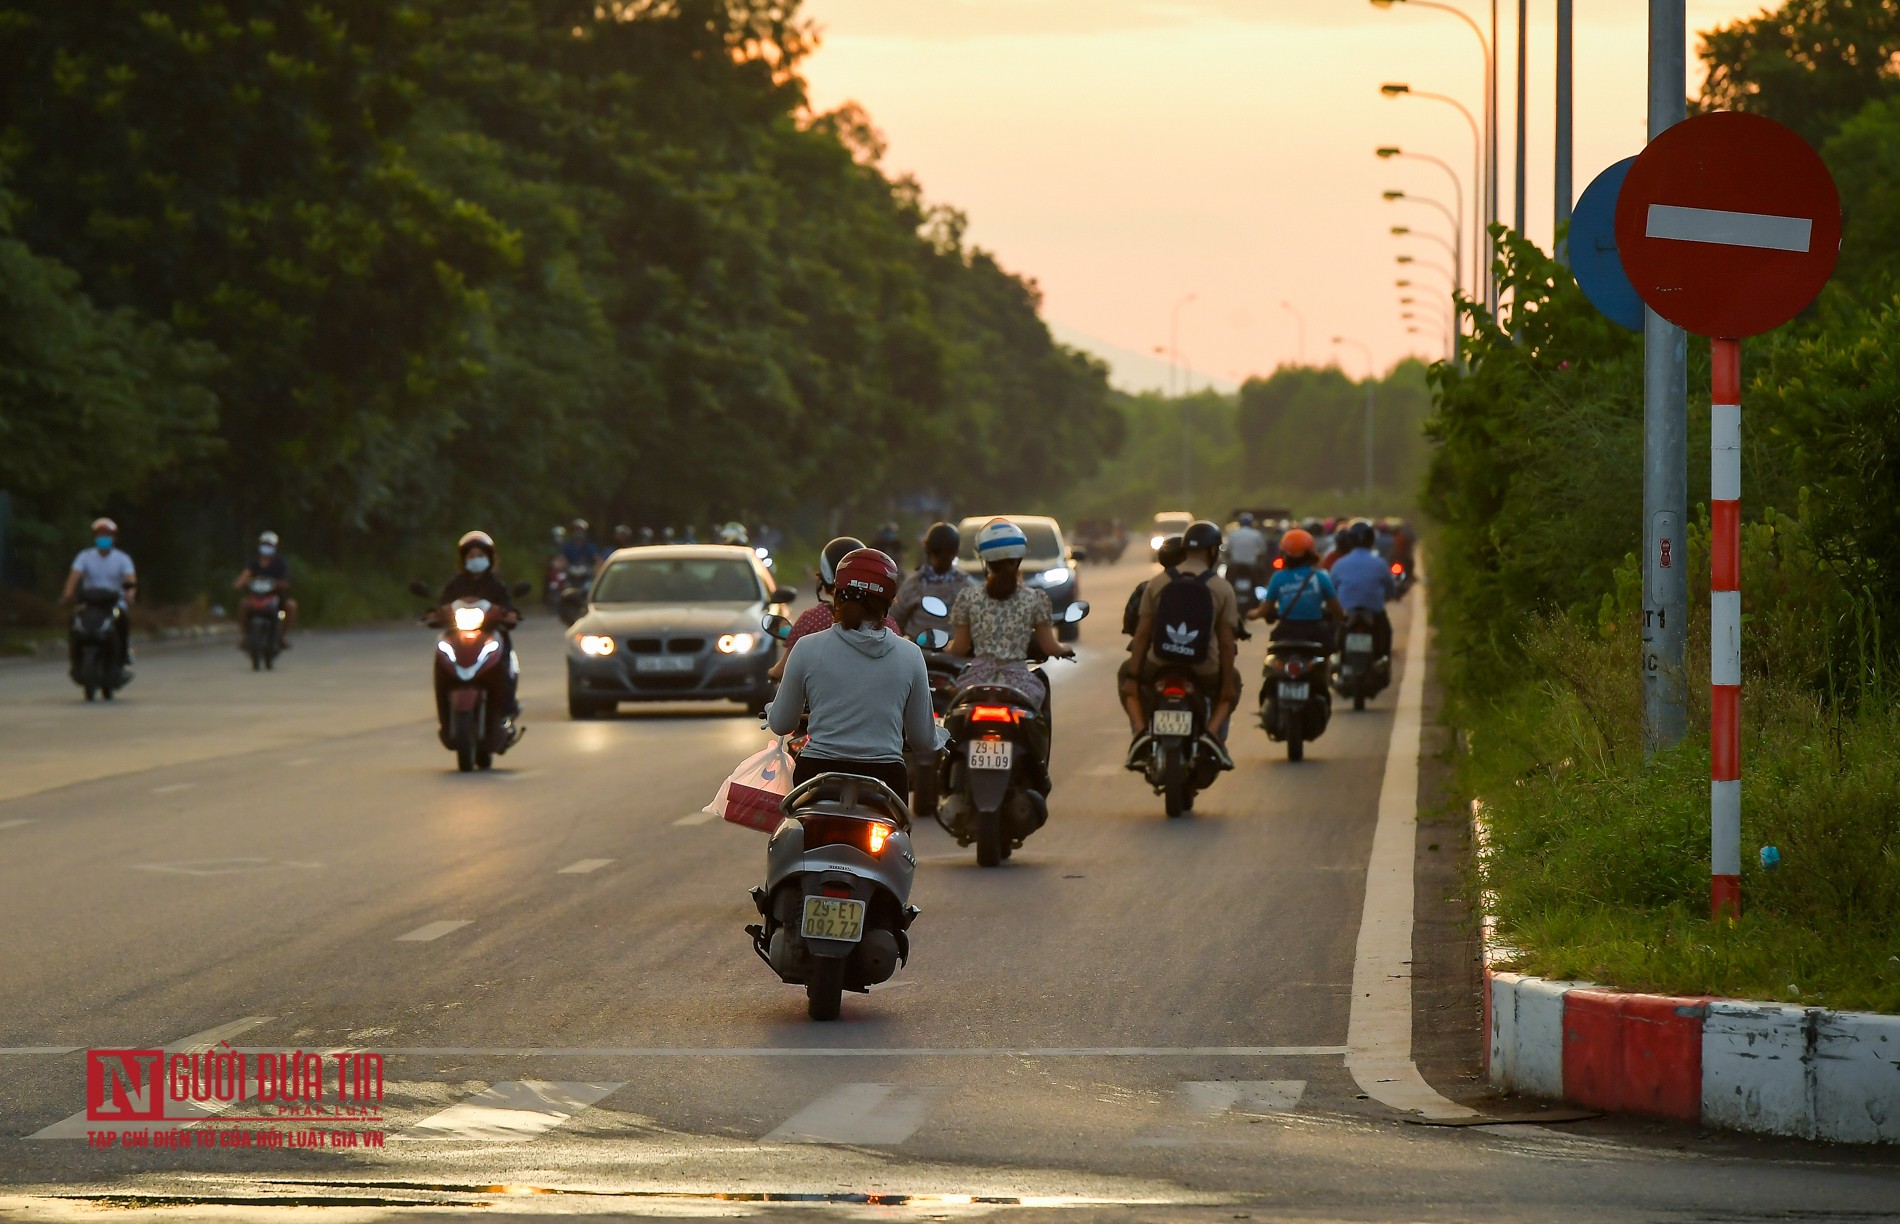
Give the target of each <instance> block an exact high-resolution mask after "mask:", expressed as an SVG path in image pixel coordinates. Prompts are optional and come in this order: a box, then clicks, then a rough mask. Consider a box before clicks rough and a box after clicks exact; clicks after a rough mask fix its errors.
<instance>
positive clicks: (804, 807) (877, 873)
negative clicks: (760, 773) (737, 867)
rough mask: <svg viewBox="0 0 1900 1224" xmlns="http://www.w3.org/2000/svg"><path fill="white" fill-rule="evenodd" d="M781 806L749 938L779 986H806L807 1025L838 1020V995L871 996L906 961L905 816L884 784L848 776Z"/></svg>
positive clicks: (818, 783) (911, 915)
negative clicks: (780, 819) (755, 921)
mask: <svg viewBox="0 0 1900 1224" xmlns="http://www.w3.org/2000/svg"><path fill="white" fill-rule="evenodd" d="M783 807H784V810H785V817H786V818H785V820H784V821H783V822H781V823H780V824H779V826H778V828H777V829H776V830H774V831H773V833H772V840H771V841H770V842H768V843H767V844H766V847H765V883H764V884H763V885H761V886H760V887H758V888H754V889H753V890H752V903H753V905H755V906H757V907H758V911H759V916H760V917H762V918H763V919H764V920H765V921H764V922H762V923H758V924H755V925H752V926H748V927H747V928H746V934H748V935H750V936H752V949H753V951H755V952H757V953H758V955H759V959H760V960H763V961H764V962H765V963H766V964H767V965H769V966H770V967H771V969H772V972H774V973H776V974H778V976H779V980H780V981H781V982H785V983H787V984H788V985H792V986H801V985H802V986H803V987H804V988H805V1000H806V1013H807V1014H808V1015H809V1016H810V1017H811V1018H812V1019H813V1020H836V1019H837V1018H838V1012H839V1010H840V1008H841V1006H842V1001H843V995H844V992H845V991H847V990H854V991H858V992H860V993H864V992H868V991H869V989H870V988H871V987H872V986H875V985H877V984H878V983H879V982H885V981H889V980H890V978H891V975H892V974H894V973H896V972H897V967H898V966H899V965H902V964H904V963H906V962H907V961H909V959H910V925H911V923H912V922H913V921H915V920H916V918H917V912H918V911H917V907H916V906H914V905H912V904H910V887H911V882H912V880H913V879H915V877H916V874H917V856H916V855H915V854H914V853H913V852H912V850H911V844H910V812H909V811H908V810H907V809H906V808H905V807H904V801H903V800H902V799H899V798H898V797H897V796H896V795H895V794H893V793H892V792H891V790H890V788H889V787H887V786H885V785H884V784H883V783H882V782H879V781H877V780H876V779H873V778H864V777H859V776H858V775H856V774H845V773H827V774H820V775H819V776H818V777H815V778H812V779H811V780H809V781H807V782H804V783H802V784H800V785H798V786H796V787H794V788H792V792H791V793H790V794H788V795H786V796H785V801H784V804H783Z"/></svg>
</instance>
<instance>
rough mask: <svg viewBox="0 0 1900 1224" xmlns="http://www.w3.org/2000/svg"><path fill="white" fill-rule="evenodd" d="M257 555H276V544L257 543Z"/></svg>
mask: <svg viewBox="0 0 1900 1224" xmlns="http://www.w3.org/2000/svg"><path fill="white" fill-rule="evenodd" d="M257 555H258V556H260V557H274V556H276V555H277V545H275V544H259V545H258V546H257Z"/></svg>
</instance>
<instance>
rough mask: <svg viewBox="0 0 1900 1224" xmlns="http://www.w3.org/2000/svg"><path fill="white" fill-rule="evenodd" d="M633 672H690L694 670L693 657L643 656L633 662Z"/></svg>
mask: <svg viewBox="0 0 1900 1224" xmlns="http://www.w3.org/2000/svg"><path fill="white" fill-rule="evenodd" d="M633 670H635V671H638V672H689V671H692V670H693V656H691V655H641V656H640V657H639V658H637V659H635V660H634V661H633Z"/></svg>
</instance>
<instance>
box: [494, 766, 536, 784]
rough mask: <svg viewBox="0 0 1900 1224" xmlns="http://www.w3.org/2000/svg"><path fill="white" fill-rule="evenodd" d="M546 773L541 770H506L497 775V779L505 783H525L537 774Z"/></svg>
mask: <svg viewBox="0 0 1900 1224" xmlns="http://www.w3.org/2000/svg"><path fill="white" fill-rule="evenodd" d="M544 772H546V771H545V770H540V769H504V770H503V771H501V772H500V773H498V774H496V775H495V777H497V778H500V779H501V780H502V781H504V782H525V781H527V780H528V779H529V778H532V777H534V776H535V775H536V774H540V773H544Z"/></svg>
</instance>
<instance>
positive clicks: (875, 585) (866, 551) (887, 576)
mask: <svg viewBox="0 0 1900 1224" xmlns="http://www.w3.org/2000/svg"><path fill="white" fill-rule="evenodd" d="M903 581H904V576H903V575H902V574H900V573H899V572H898V570H897V562H895V561H893V560H891V559H890V558H889V557H887V556H885V555H884V554H883V553H881V552H879V551H878V550H877V549H875V548H859V549H855V550H853V551H852V552H849V553H847V554H845V558H844V560H842V561H840V562H838V577H837V581H836V583H835V584H834V585H835V586H836V587H837V591H838V598H839V599H861V600H865V601H867V602H870V603H876V604H883V605H885V606H889V604H890V602H891V601H892V600H894V599H896V598H897V588H898V586H899V585H900V584H901V583H902V582H903Z"/></svg>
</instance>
